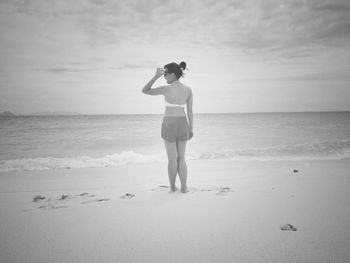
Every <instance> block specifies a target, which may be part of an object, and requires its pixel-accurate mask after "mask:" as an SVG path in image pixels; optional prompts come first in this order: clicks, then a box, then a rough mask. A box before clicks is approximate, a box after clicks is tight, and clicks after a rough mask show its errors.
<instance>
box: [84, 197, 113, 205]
mask: <svg viewBox="0 0 350 263" xmlns="http://www.w3.org/2000/svg"><path fill="white" fill-rule="evenodd" d="M109 200H110V199H109V198H100V199H94V200H87V201H84V202H82V204H89V203H96V202H105V201H109Z"/></svg>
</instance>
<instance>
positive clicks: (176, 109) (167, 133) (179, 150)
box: [142, 62, 193, 193]
mask: <svg viewBox="0 0 350 263" xmlns="http://www.w3.org/2000/svg"><path fill="white" fill-rule="evenodd" d="M185 68H186V63H185V62H181V63H180V64H177V63H175V62H172V63H170V64H167V65H165V66H164V69H162V68H157V70H156V74H155V75H154V77H153V78H152V79H151V80H150V81H149V82H148V83H147V84H146V85H145V87H144V88H143V89H142V92H143V93H144V94H147V95H163V96H164V100H165V112H164V117H163V123H162V130H161V137H162V138H163V140H164V144H165V148H166V152H167V156H168V175H169V181H170V187H171V191H173V192H175V191H176V187H175V181H176V175H177V173H178V174H179V177H180V181H181V192H182V193H186V192H187V191H188V190H187V185H186V181H187V166H186V161H185V150H186V142H187V140H189V139H191V138H192V137H193V112H192V103H193V96H192V90H191V88H190V87H188V86H186V85H184V84H182V83H181V82H180V81H179V79H180V78H181V77H182V76H183V70H184V69H185ZM162 75H164V78H165V79H166V81H167V83H168V84H169V85H166V86H160V87H158V88H154V89H151V87H152V85H153V84H154V82H155V81H156V80H157V79H158V78H160V77H161V76H162ZM186 106H187V117H188V122H187V118H186V113H185V107H186Z"/></svg>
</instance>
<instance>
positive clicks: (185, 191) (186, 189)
mask: <svg viewBox="0 0 350 263" xmlns="http://www.w3.org/2000/svg"><path fill="white" fill-rule="evenodd" d="M188 192H189V190H188V188H187V187H185V188H182V187H181V193H184V194H186V193H188Z"/></svg>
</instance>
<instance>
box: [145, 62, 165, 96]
mask: <svg viewBox="0 0 350 263" xmlns="http://www.w3.org/2000/svg"><path fill="white" fill-rule="evenodd" d="M163 74H164V70H163V69H162V68H157V71H156V74H155V75H154V77H153V78H152V79H151V80H150V81H148V83H147V84H146V85H145V86H144V87H143V89H142V92H143V93H144V94H147V95H161V94H164V90H165V87H164V86H163V87H159V88H155V89H151V88H152V85H153V84H154V82H156V80H157V79H159V78H160V77H161V76H162V75H163Z"/></svg>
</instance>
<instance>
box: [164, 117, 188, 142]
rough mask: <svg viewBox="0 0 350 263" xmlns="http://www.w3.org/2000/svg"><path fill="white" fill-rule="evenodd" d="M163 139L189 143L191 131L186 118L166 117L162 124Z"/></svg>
mask: <svg viewBox="0 0 350 263" xmlns="http://www.w3.org/2000/svg"><path fill="white" fill-rule="evenodd" d="M161 135H162V138H163V139H164V140H167V141H170V142H176V141H187V140H189V138H190V129H189V126H188V122H187V118H186V116H166V117H164V118H163V123H162V131H161Z"/></svg>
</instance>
